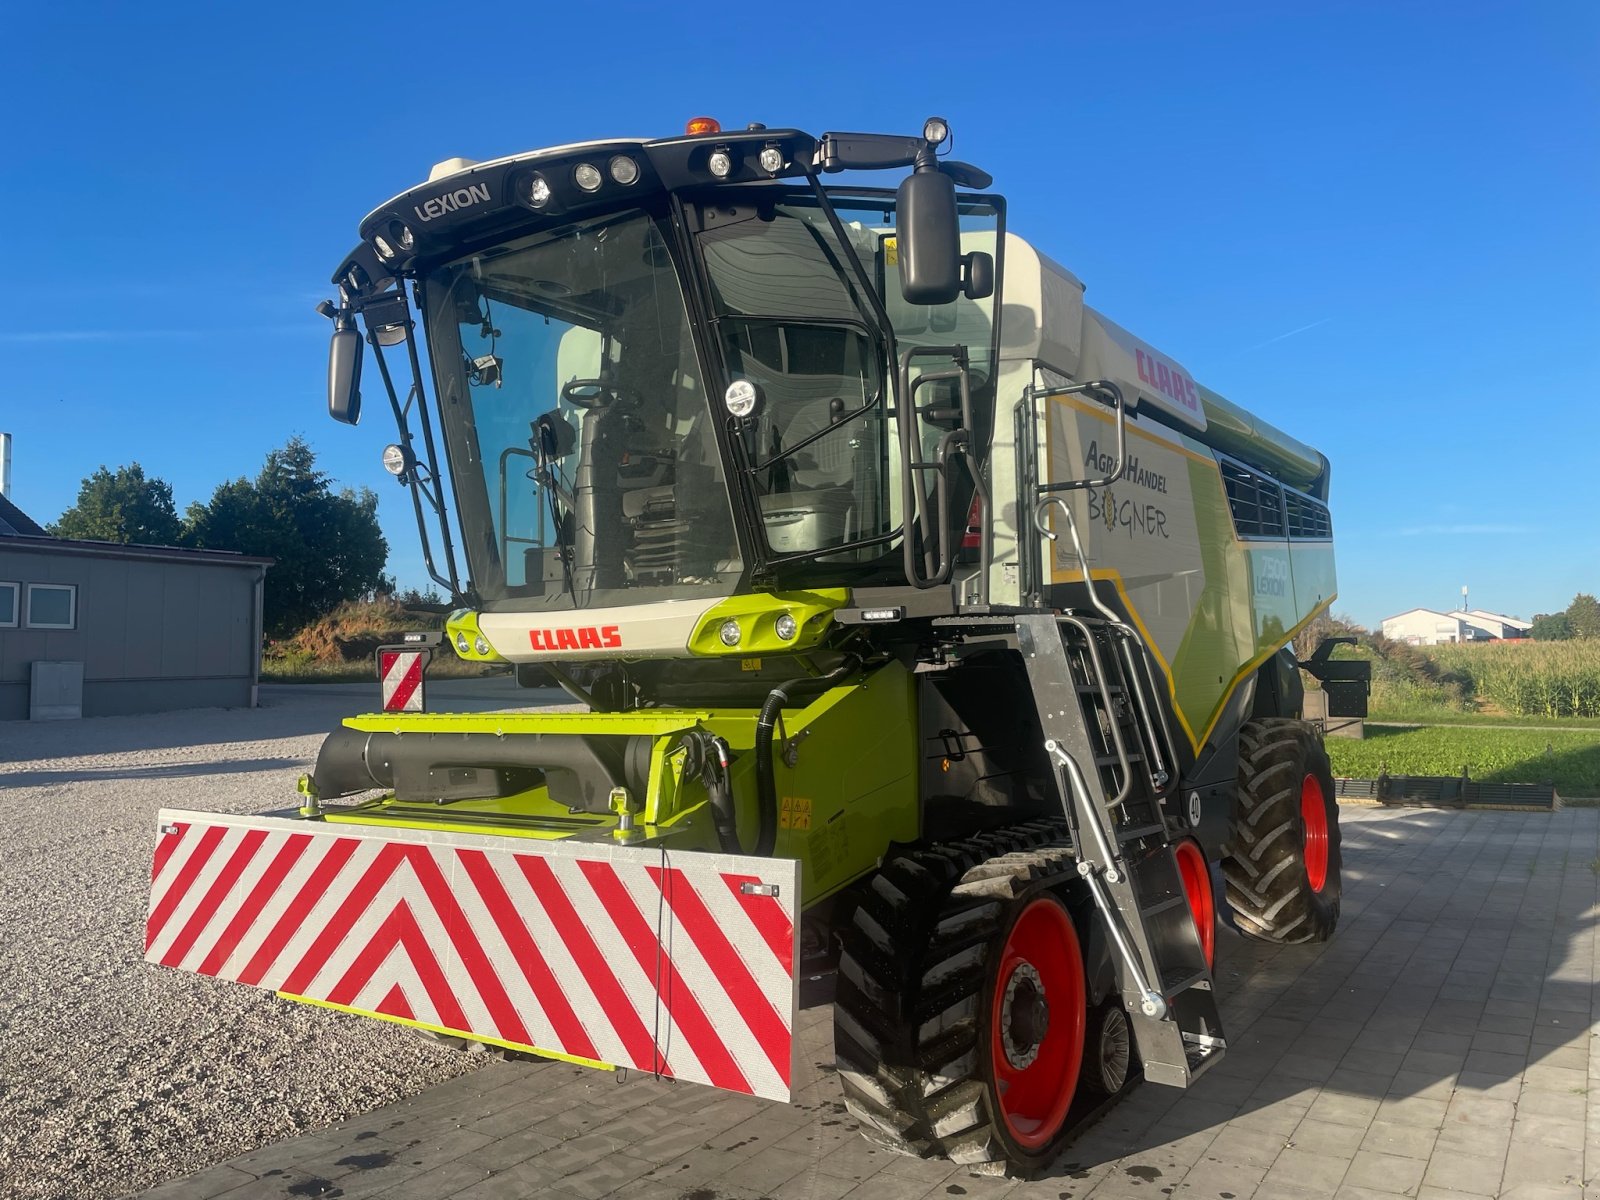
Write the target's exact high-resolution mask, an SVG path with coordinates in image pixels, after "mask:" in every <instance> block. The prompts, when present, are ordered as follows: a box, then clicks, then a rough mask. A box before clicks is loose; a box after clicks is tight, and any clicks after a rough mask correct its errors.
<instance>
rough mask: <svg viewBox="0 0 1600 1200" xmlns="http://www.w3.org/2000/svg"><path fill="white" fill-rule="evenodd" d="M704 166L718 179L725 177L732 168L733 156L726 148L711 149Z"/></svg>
mask: <svg viewBox="0 0 1600 1200" xmlns="http://www.w3.org/2000/svg"><path fill="white" fill-rule="evenodd" d="M706 166H708V167H710V168H711V173H712V174H713V175H715V176H716V177H717V178H718V179H726V178H727V177H728V173H729V172H730V171H732V170H733V157H732V155H730V154H729V153H728V152H727V151H726V150H713V151H712V152H711V157H710V158H709V159H707V160H706Z"/></svg>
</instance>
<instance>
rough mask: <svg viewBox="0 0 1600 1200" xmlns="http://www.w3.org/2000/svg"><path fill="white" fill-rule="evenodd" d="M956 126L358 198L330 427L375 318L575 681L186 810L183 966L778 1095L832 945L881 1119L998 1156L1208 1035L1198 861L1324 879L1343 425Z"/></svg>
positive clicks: (1211, 1045) (1251, 889)
mask: <svg viewBox="0 0 1600 1200" xmlns="http://www.w3.org/2000/svg"><path fill="white" fill-rule="evenodd" d="M948 136H949V131H948V128H947V127H946V125H945V123H944V122H943V121H942V120H939V119H933V120H930V121H929V122H928V123H927V125H926V126H925V128H924V130H923V132H922V134H921V135H920V136H911V137H904V136H891V135H880V134H854V133H850V134H827V135H824V136H822V137H820V138H817V137H813V136H810V135H808V134H805V133H802V132H800V131H798V130H794V129H767V128H764V127H762V126H760V125H751V126H749V127H748V128H745V129H741V130H737V131H729V130H722V129H720V128H719V127H718V125H717V124H716V122H714V121H710V120H707V119H699V120H696V121H694V122H691V124H690V127H689V130H688V133H687V134H686V135H685V136H682V137H673V138H668V139H664V140H659V141H638V140H622V141H601V142H588V143H584V144H581V145H573V146H562V147H557V148H554V149H549V150H539V151H534V152H531V153H527V154H518V155H514V156H511V157H507V158H500V159H495V160H493V161H490V162H483V163H475V162H471V161H469V160H466V159H451V160H449V161H447V162H444V163H441V164H439V165H438V166H437V167H435V168H434V170H433V172H432V173H431V175H430V177H429V180H428V182H426V183H423V184H419V185H418V186H416V187H414V188H412V189H410V190H409V191H407V192H405V193H403V194H402V195H400V196H397V197H396V198H394V199H393V200H391V201H388V202H387V203H385V204H383V205H382V206H381V207H379V208H378V209H377V210H376V211H374V212H373V213H372V214H371V215H369V216H368V217H367V218H366V219H365V220H364V221H363V222H362V223H361V238H362V241H361V244H360V245H359V246H358V247H357V248H356V249H355V250H354V251H353V252H352V253H351V255H350V256H349V258H348V259H347V260H346V261H345V262H344V263H343V264H341V265H340V267H339V269H338V271H337V272H336V273H335V274H334V277H333V280H334V283H335V284H336V285H337V288H338V302H337V304H333V303H329V304H326V305H324V306H323V311H324V312H325V314H326V315H328V316H330V317H331V318H332V320H333V322H334V333H333V346H332V354H331V359H330V371H329V393H330V395H329V403H330V407H331V410H332V415H333V416H334V417H335V418H336V419H338V420H341V421H345V422H348V423H351V424H353V423H355V421H356V420H357V418H358V416H359V407H360V398H361V397H360V391H359V384H360V377H361V370H362V362H363V357H364V354H365V353H366V346H365V345H364V344H363V343H365V344H366V345H369V346H370V347H371V356H372V359H373V365H375V367H376V370H377V372H378V373H379V374H380V375H381V379H382V388H383V392H384V394H385V395H386V397H387V399H388V403H389V407H390V409H391V410H392V414H393V416H394V418H395V420H396V422H397V423H398V426H399V431H400V437H399V441H398V442H397V443H396V444H395V445H393V446H391V447H390V448H389V449H388V450H387V451H386V452H385V455H384V464H385V466H386V467H387V468H388V469H389V470H390V471H391V472H392V473H393V474H394V475H396V476H397V477H398V478H399V480H400V482H401V483H402V484H404V485H405V486H406V487H407V488H408V489H409V490H410V494H411V497H412V500H413V503H414V506H415V510H416V515H417V518H418V524H419V528H420V530H421V533H422V544H423V549H424V553H425V554H426V556H427V562H428V568H429V571H430V573H431V574H432V576H433V578H434V579H435V580H437V581H438V582H439V583H440V584H441V585H442V586H444V587H446V588H448V589H449V591H450V592H451V593H452V594H453V595H454V596H455V597H456V598H457V603H458V604H459V606H460V608H459V611H456V612H455V613H453V614H452V615H451V616H450V618H449V620H448V624H447V629H446V633H445V636H446V637H448V638H449V639H450V641H451V642H452V643H453V644H454V647H455V650H456V653H457V654H458V655H460V657H462V658H464V659H467V660H470V661H477V662H483V663H513V664H516V669H517V671H518V673H519V678H520V679H522V680H523V681H524V682H528V683H532V682H535V681H537V680H540V679H548V678H550V677H553V678H555V679H556V680H558V681H559V682H560V684H561V686H562V687H564V688H565V689H566V690H567V691H568V692H570V693H571V694H572V696H573V697H574V698H575V699H577V700H579V701H581V702H582V705H583V707H584V708H585V709H587V711H583V712H540V711H529V712H512V713H494V714H478V715H445V714H434V713H428V712H396V713H382V714H377V715H371V716H361V717H353V718H351V719H349V720H347V721H345V722H344V724H343V727H342V728H339V729H337V730H336V731H334V732H333V733H332V734H331V735H330V736H329V737H328V739H327V740H326V742H325V743H324V744H323V747H322V750H321V754H320V756H319V758H318V761H317V765H316V769H315V771H314V772H313V773H312V774H311V775H310V776H308V777H306V778H305V779H304V780H303V782H302V786H301V791H302V793H303V797H302V803H301V805H300V807H299V810H298V812H297V813H296V812H295V811H294V810H292V809H291V810H288V811H287V812H285V813H283V814H279V815H269V816H259V817H234V816H222V815H216V814H207V813H199V812H173V811H168V812H164V813H162V815H161V818H160V821H161V826H160V836H159V837H158V839H157V843H156V855H155V867H154V872H153V884H152V891H151V900H150V915H149V925H148V933H147V947H146V957H147V959H148V960H149V961H151V962H154V963H160V964H162V965H164V966H168V967H175V968H179V969H183V970H188V971H195V972H198V973H200V974H203V975H211V976H215V977H218V978H222V979H229V980H234V981H237V982H240V983H244V984H249V985H252V986H255V987H260V988H266V989H269V990H271V991H274V992H277V993H278V994H279V995H281V996H283V997H285V998H287V999H292V1000H299V1001H305V1002H309V1003H313V1004H320V1005H325V1006H329V1007H333V1008H338V1009H343V1010H346V1011H350V1012H356V1013H362V1014H365V1015H368V1016H374V1017H379V1018H382V1019H387V1020H391V1021H396V1022H399V1023H402V1024H407V1025H413V1026H417V1027H420V1028H422V1029H424V1030H430V1031H433V1032H434V1033H436V1034H439V1035H441V1036H449V1037H453V1038H459V1039H463V1040H465V1041H468V1042H481V1043H488V1044H490V1045H492V1046H497V1047H503V1048H507V1049H511V1050H516V1051H522V1052H532V1053H535V1054H541V1055H546V1056H549V1057H552V1058H559V1059H564V1060H567V1061H574V1062H580V1063H585V1064H590V1065H593V1066H596V1067H606V1068H617V1067H624V1068H628V1069H632V1070H637V1071H643V1072H648V1073H653V1074H656V1075H660V1076H671V1077H673V1078H675V1079H679V1080H685V1081H692V1082H696V1083H702V1084H710V1085H712V1086H714V1087H719V1088H725V1089H729V1090H732V1091H736V1092H743V1093H748V1094H751V1095H755V1096H762V1097H769V1098H772V1099H775V1100H788V1099H790V1098H791V1097H792V1096H793V1093H794V1091H795V1089H796V1087H797V1086H798V1084H797V1073H798V1070H797V1063H798V1043H797V1041H796V1039H795V1036H794V1033H795V1019H796V1012H797V1009H798V1006H799V980H800V979H801V978H802V976H805V975H808V974H816V973H818V972H820V971H824V970H826V969H828V968H829V967H830V966H836V967H837V990H836V1001H835V1007H834V1013H835V1018H834V1019H835V1024H834V1040H835V1046H836V1049H837V1055H838V1067H839V1078H840V1080H841V1082H842V1085H843V1088H844V1093H845V1098H846V1100H847V1102H848V1104H849V1108H850V1111H851V1112H852V1113H853V1114H854V1115H855V1117H856V1118H857V1120H858V1121H859V1122H860V1125H861V1128H862V1130H863V1132H864V1133H865V1134H866V1135H867V1136H868V1137H870V1138H872V1139H873V1140H875V1141H877V1142H879V1143H881V1144H882V1145H885V1146H888V1147H890V1148H893V1149H895V1150H898V1151H902V1152H904V1153H908V1154H915V1155H922V1156H944V1157H948V1158H950V1159H953V1160H955V1161H957V1162H960V1163H965V1164H969V1165H971V1166H973V1167H974V1168H975V1169H979V1170H991V1171H1001V1170H1008V1169H1009V1170H1013V1171H1018V1172H1027V1171H1030V1170H1035V1169H1038V1168H1040V1167H1041V1166H1043V1165H1044V1164H1046V1163H1048V1162H1049V1161H1050V1160H1051V1159H1052V1158H1053V1157H1054V1156H1055V1155H1056V1154H1057V1152H1058V1151H1059V1150H1060V1148H1061V1147H1062V1146H1063V1144H1064V1143H1065V1142H1066V1141H1067V1140H1068V1139H1069V1138H1070V1136H1071V1134H1072V1132H1073V1130H1074V1129H1075V1128H1076V1127H1077V1126H1079V1125H1080V1124H1081V1123H1082V1121H1083V1120H1084V1119H1085V1118H1086V1117H1087V1116H1089V1115H1092V1114H1093V1113H1094V1112H1096V1111H1097V1110H1098V1109H1100V1108H1101V1107H1103V1105H1104V1104H1105V1103H1106V1101H1107V1100H1108V1099H1110V1098H1112V1097H1115V1096H1116V1095H1118V1094H1119V1093H1121V1092H1122V1091H1123V1090H1124V1089H1125V1088H1126V1087H1128V1086H1130V1085H1131V1083H1132V1082H1133V1081H1134V1080H1136V1079H1137V1078H1139V1077H1140V1076H1142V1077H1143V1078H1144V1079H1147V1080H1150V1081H1152V1082H1155V1083H1160V1084H1168V1085H1174V1086H1178V1087H1183V1086H1186V1085H1188V1084H1189V1083H1191V1082H1193V1081H1194V1080H1195V1079H1196V1078H1197V1077H1198V1076H1199V1075H1200V1074H1201V1073H1202V1072H1203V1071H1205V1070H1206V1069H1207V1068H1208V1067H1209V1066H1210V1065H1212V1064H1214V1063H1215V1062H1217V1061H1218V1060H1219V1059H1220V1058H1221V1057H1222V1055H1223V1053H1224V1050H1225V1045H1226V1043H1225V1036H1224V1032H1223V1028H1222V1023H1221V1021H1220V1020H1219V1018H1218V1010H1217V1003H1216V998H1215V995H1214V993H1213V987H1212V964H1213V948H1214V928H1215V922H1216V901H1215V899H1214V897H1213V892H1212V882H1211V880H1212V874H1211V869H1210V864H1212V863H1213V862H1216V861H1217V860H1219V859H1220V861H1221V863H1222V875H1223V877H1224V878H1225V879H1226V881H1227V889H1226V900H1227V903H1228V904H1229V905H1230V906H1231V907H1232V908H1233V910H1234V914H1235V921H1236V924H1237V925H1238V926H1239V927H1240V928H1241V929H1243V930H1245V931H1246V932H1248V933H1251V934H1254V935H1257V936H1259V937H1262V938H1267V939H1270V940H1274V941H1279V942H1304V941H1313V940H1320V939H1324V938H1327V937H1328V936H1329V934H1330V933H1331V932H1332V931H1333V928H1334V924H1335V922H1336V921H1337V919H1338V915H1339V826H1338V811H1337V808H1336V806H1335V800H1334V791H1333V783H1332V780H1331V778H1330V776H1329V771H1328V761H1327V757H1326V755H1325V754H1324V752H1323V748H1322V745H1321V741H1320V738H1319V737H1318V736H1317V734H1316V732H1315V731H1314V730H1313V729H1312V728H1311V727H1310V726H1309V725H1307V724H1306V723H1305V722H1304V721H1303V720H1302V719H1301V715H1302V705H1301V701H1302V694H1303V693H1302V688H1301V683H1300V677H1299V674H1298V668H1297V664H1296V662H1295V660H1294V658H1293V655H1292V651H1291V650H1290V648H1289V644H1290V640H1291V639H1292V638H1293V637H1294V635H1295V634H1296V632H1297V631H1299V630H1300V629H1301V628H1303V627H1304V626H1305V625H1306V624H1307V623H1308V622H1309V621H1311V620H1312V619H1313V618H1314V617H1315V616H1316V615H1317V614H1318V613H1320V612H1322V611H1324V610H1325V609H1326V608H1327V607H1328V605H1329V604H1330V603H1331V602H1332V600H1333V597H1334V569H1333V542H1332V528H1331V523H1330V520H1329V515H1328V508H1327V498H1328V463H1327V460H1326V459H1325V458H1324V457H1323V456H1322V455H1321V454H1319V453H1317V452H1316V451H1315V450H1313V449H1311V448H1310V447H1308V446H1306V445H1304V444H1302V443H1300V442H1298V441H1296V440H1294V439H1293V438H1291V437H1289V436H1287V435H1285V434H1283V433H1281V432H1279V431H1278V430H1276V429H1273V428H1272V427H1271V426H1269V425H1267V424H1266V423H1265V422H1263V421H1261V420H1259V419H1257V418H1255V417H1252V416H1250V415H1249V414H1247V413H1245V412H1243V411H1241V410H1240V409H1239V408H1237V407H1235V406H1234V405H1232V404H1230V403H1228V402H1227V401H1226V400H1224V399H1223V398H1222V397H1220V396H1218V395H1216V394H1215V393H1213V392H1210V391H1208V390H1207V389H1205V388H1204V387H1202V386H1200V385H1199V384H1198V383H1197V382H1196V381H1195V380H1194V378H1193V377H1192V376H1191V375H1190V374H1189V373H1188V372H1187V371H1185V370H1184V369H1183V368H1182V367H1181V366H1179V365H1178V363H1176V362H1175V361H1174V360H1173V359H1171V358H1170V357H1168V356H1167V355H1164V354H1162V353H1160V352H1159V351H1157V350H1156V349H1154V348H1153V347H1151V346H1149V345H1147V344H1145V343H1144V342H1142V341H1140V340H1139V339H1138V338H1136V337H1134V336H1132V335H1131V334H1129V333H1127V332H1126V331H1125V330H1123V329H1121V328H1119V327H1118V326H1116V325H1114V324H1112V323H1111V322H1110V321H1109V320H1107V319H1106V318H1105V317H1103V316H1101V315H1100V314H1098V313H1096V312H1094V311H1093V310H1092V309H1089V308H1087V307H1085V305H1084V303H1083V286H1082V285H1081V284H1080V283H1079V282H1078V280H1077V279H1076V278H1074V277H1073V276H1072V275H1071V274H1069V273H1068V272H1067V271H1065V270H1064V269H1062V268H1061V267H1059V266H1057V265H1056V264H1055V263H1053V262H1051V261H1050V260H1049V259H1047V258H1046V257H1044V256H1043V255H1042V254H1040V253H1039V251H1037V250H1036V249H1035V248H1034V247H1033V246H1032V245H1030V244H1029V243H1028V242H1026V241H1024V240H1023V239H1022V238H1021V237H1018V236H1017V235H1016V234H1014V233H1011V232H1010V231H1009V230H1008V229H1007V228H1006V223H1005V204H1004V201H1003V199H1002V198H1001V197H1000V196H998V195H995V194H992V193H990V192H989V191H988V190H987V189H988V188H989V187H990V185H991V182H992V181H991V179H990V177H989V176H988V175H987V174H985V173H984V172H983V171H981V170H979V169H977V168H976V167H973V166H970V165H968V164H965V163H959V162H954V161H951V160H949V159H947V158H944V157H942V156H941V154H940V151H941V149H942V148H943V147H944V145H945V144H946V143H947V140H948ZM886 170H899V171H909V174H908V175H906V176H905V177H904V178H903V179H901V180H900V181H899V183H898V188H873V187H868V186H863V185H861V184H859V183H855V182H851V183H849V184H848V185H846V186H837V185H830V184H828V183H825V182H824V181H825V180H827V179H829V178H830V177H833V176H835V175H837V174H838V173H840V172H850V173H852V174H851V178H852V179H857V180H859V179H860V178H861V177H862V175H863V173H865V172H869V171H886ZM358 321H359V322H360V326H359V327H358ZM419 325H420V328H421V331H422V333H423V334H424V335H425V340H426V359H424V355H423V351H422V349H421V348H420V346H419V341H420V340H421V339H419V338H418V337H417V336H416V335H417V332H418V326H419ZM362 328H364V330H365V333H364V334H363V332H362ZM424 361H426V362H427V364H428V370H426V371H425V370H424V366H423V363H424ZM368 378H369V381H370V379H371V370H370V368H369V371H368ZM456 547H459V548H460V554H461V558H462V559H464V563H465V570H464V571H463V569H462V567H461V565H460V563H459V562H458V556H457V552H456ZM405 690H406V689H404V688H402V689H400V692H401V693H403V692H404V691H405ZM397 694H399V693H397ZM334 801H343V802H342V803H334Z"/></svg>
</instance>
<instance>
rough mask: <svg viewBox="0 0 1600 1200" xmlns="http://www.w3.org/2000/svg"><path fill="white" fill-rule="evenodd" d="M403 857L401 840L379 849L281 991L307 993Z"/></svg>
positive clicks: (279, 987)
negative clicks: (318, 973) (312, 982)
mask: <svg viewBox="0 0 1600 1200" xmlns="http://www.w3.org/2000/svg"><path fill="white" fill-rule="evenodd" d="M403 859H404V846H403V845H402V844H400V843H396V842H389V843H386V844H385V845H384V847H383V848H382V849H381V850H379V851H378V855H377V857H376V858H374V859H373V860H372V863H371V865H370V866H368V867H367V869H366V870H365V871H364V872H362V875H361V878H360V879H358V880H356V882H355V886H354V887H352V888H351V889H350V890H349V892H347V893H346V894H345V897H344V899H343V900H341V901H340V902H339V907H338V908H337V909H335V910H334V913H333V915H332V916H331V917H329V918H328V923H327V924H326V925H324V926H323V927H322V931H321V932H320V933H318V934H317V936H316V938H315V939H313V940H312V943H311V945H310V947H309V948H308V949H307V950H306V952H305V954H303V955H301V957H300V961H299V962H298V963H296V964H295V967H294V970H292V971H290V972H289V974H288V975H287V976H286V977H285V978H284V981H283V982H282V983H281V984H280V985H279V986H278V990H279V991H282V992H288V993H289V994H290V995H293V996H304V995H305V994H306V989H307V988H308V987H310V986H311V981H312V980H314V979H315V978H316V977H317V972H319V971H321V970H322V968H323V967H325V966H326V965H327V963H328V959H329V958H331V957H333V952H334V951H335V950H337V949H338V948H339V944H340V943H341V942H343V941H344V939H345V938H347V937H349V936H350V930H351V929H352V928H353V927H354V926H355V923H356V922H357V921H359V920H360V919H361V916H362V914H363V913H365V912H366V911H367V909H368V908H369V907H370V906H371V905H372V902H373V901H374V900H375V899H377V897H378V892H379V891H380V890H381V889H382V888H383V885H384V884H386V883H388V882H389V876H391V875H393V874H394V870H395V868H396V867H398V866H399V865H400V863H401V862H402V861H403Z"/></svg>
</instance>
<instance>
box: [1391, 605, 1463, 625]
mask: <svg viewBox="0 0 1600 1200" xmlns="http://www.w3.org/2000/svg"><path fill="white" fill-rule="evenodd" d="M1413 613H1427V614H1428V615H1429V616H1433V617H1439V618H1440V619H1442V620H1448V619H1449V618H1451V617H1454V618H1456V619H1457V620H1460V618H1461V614H1460V613H1444V612H1440V611H1439V610H1438V609H1436V608H1408V609H1406V610H1405V612H1397V613H1395V614H1394V616H1392V617H1385V618H1384V619H1383V623H1384V624H1388V623H1389V622H1390V621H1398V620H1399V619H1400V618H1401V617H1409V616H1411V614H1413Z"/></svg>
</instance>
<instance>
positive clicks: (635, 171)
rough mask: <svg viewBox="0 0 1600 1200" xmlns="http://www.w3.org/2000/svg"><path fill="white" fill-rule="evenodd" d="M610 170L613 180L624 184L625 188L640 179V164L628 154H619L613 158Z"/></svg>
mask: <svg viewBox="0 0 1600 1200" xmlns="http://www.w3.org/2000/svg"><path fill="white" fill-rule="evenodd" d="M610 170H611V178H613V179H615V180H616V181H617V182H618V183H620V184H622V186H623V187H627V186H628V185H629V184H630V183H635V182H637V181H638V179H639V164H638V163H636V162H634V161H633V159H631V158H629V157H628V156H627V155H626V154H619V155H617V156H616V157H615V158H613V159H612V160H611V163H610Z"/></svg>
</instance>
